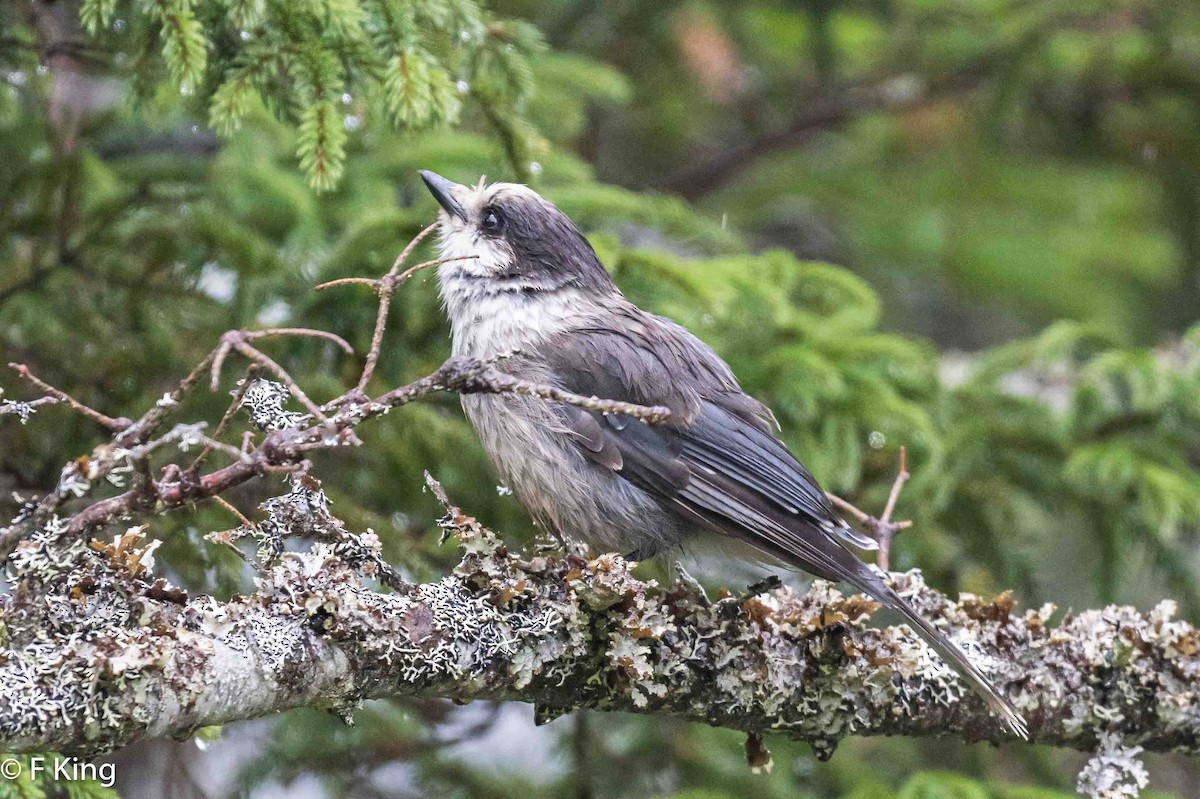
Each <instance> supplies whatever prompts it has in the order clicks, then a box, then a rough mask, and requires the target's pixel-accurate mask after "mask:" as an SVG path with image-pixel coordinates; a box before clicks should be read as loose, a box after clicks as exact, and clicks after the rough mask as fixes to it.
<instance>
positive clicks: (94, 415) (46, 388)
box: [9, 363, 133, 433]
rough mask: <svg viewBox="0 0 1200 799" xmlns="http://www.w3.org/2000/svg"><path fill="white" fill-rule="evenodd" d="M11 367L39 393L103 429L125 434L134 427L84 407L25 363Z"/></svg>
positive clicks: (10, 365)
mask: <svg viewBox="0 0 1200 799" xmlns="http://www.w3.org/2000/svg"><path fill="white" fill-rule="evenodd" d="M9 367H11V368H12V369H14V370H16V372H17V374H18V375H19V376H20V377H21V379H23V380H25V381H27V382H29V383H30V384H32V385H33V386H35V387H36V388H37V389H38V390H39V391H41V392H43V393H45V394H49V395H50V396H51V397H54V398H55V399H57V400H59V401H60V402H65V403H67V404H68V405H70V406H71V407H72V408H74V409H75V410H76V411H77V412H78V413H80V414H81V415H83V416H86V417H87V418H89V419H91V420H92V421H93V422H96V423H97V424H99V425H100V426H102V427H105V428H107V429H109V430H112V431H113V432H114V433H123V432H125V431H126V430H128V429H129V428H130V426H132V425H133V420H132V419H126V418H124V417H121V418H119V419H114V418H113V417H111V416H105V415H104V414H102V413H100V411H98V410H95V409H94V408H89V407H88V406H87V405H84V404H83V403H82V402H80V401H79V400H77V399H75V398H74V397H72V396H71V395H70V394H68V393H67V392H65V391H63V390H61V389H57V388H55V387H54V386H52V385H50V384H49V383H47V382H46V381H45V380H42V379H41V378H40V377H38V376H37V375H35V374H34V373H33V372H31V371H30V369H29V367H28V366H26V365H25V364H23V363H10V364H9Z"/></svg>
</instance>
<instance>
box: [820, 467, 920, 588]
mask: <svg viewBox="0 0 1200 799" xmlns="http://www.w3.org/2000/svg"><path fill="white" fill-rule="evenodd" d="M907 461H908V454H907V450H906V449H905V448H904V447H901V448H900V471H899V472H898V473H897V474H896V479H895V480H894V481H893V482H892V490H891V491H890V492H889V493H888V498H887V504H886V505H884V508H883V513H882V515H880V516H879V517H878V518H876V517H874V516H872V515H871V514H869V513H867V512H865V511H863V510H861V509H859V508H857V507H855V506H854V505H853V504H851V503H850V502H847V501H846V500H844V499H842V498H841V497H839V496H838V495H837V494H830V493H828V492H826V494H825V496H827V497H829V501H830V502H832V503H833V504H834V505H836V506H837V507H838V508H839V509H840V510H841V511H842V512H843V513H847V514H849V515H851V516H853V517H854V518H855V520H856V521H858V523H859V524H861V525H862V526H863V527H865V528H867V531H868V532H870V533H871V536H872V537H873V538H874V539H875V540H876V541H877V542H878V543H879V549H878V551H877V552H876V555H875V562H876V563H878V564H879V568H881V569H883V570H884V571H888V569H889V567H890V565H891V550H892V539H893V538H895V536H896V533H898V532H900V531H901V530H907V529H908V528H909V527H912V524H913V523H912V521H911V520H908V519H905V520H904V521H898V522H894V521H892V513H893V512H894V511H895V510H896V501H897V500H898V499H899V498H900V491H901V490H902V489H903V488H904V484H905V483H907V482H908V478H909V477H910V475H909V473H908V464H907Z"/></svg>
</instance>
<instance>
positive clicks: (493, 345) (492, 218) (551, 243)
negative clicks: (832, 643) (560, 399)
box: [420, 171, 1027, 738]
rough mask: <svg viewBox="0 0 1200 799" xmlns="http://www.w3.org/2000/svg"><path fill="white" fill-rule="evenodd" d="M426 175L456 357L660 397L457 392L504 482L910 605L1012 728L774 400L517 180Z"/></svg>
mask: <svg viewBox="0 0 1200 799" xmlns="http://www.w3.org/2000/svg"><path fill="white" fill-rule="evenodd" d="M420 174H421V177H422V178H423V179H424V181H425V184H426V185H427V186H428V187H429V190H430V191H431V192H432V193H433V196H434V197H435V198H436V199H437V201H438V203H439V204H440V205H441V207H442V210H441V212H440V213H439V226H440V231H439V232H440V244H441V252H442V256H443V257H460V258H466V259H467V260H459V261H453V262H450V263H446V264H443V265H442V266H440V267H439V271H438V280H439V283H440V287H441V296H442V301H443V302H444V304H445V307H446V311H447V314H448V316H449V318H450V326H451V330H452V338H453V350H454V354H455V355H464V356H473V357H480V358H482V357H487V356H491V355H495V354H498V353H501V352H505V351H515V352H516V354H515V355H513V356H512V357H510V358H507V359H505V360H504V361H503V362H502V363H501V368H503V369H504V370H505V371H507V372H509V373H511V374H512V375H514V376H515V377H519V378H523V379H527V380H531V381H535V382H537V383H543V384H550V385H554V386H558V387H560V388H563V389H566V390H568V391H572V392H575V393H577V394H582V395H585V396H592V395H595V396H597V397H602V398H607V399H613V400H622V401H626V402H632V403H637V404H640V405H661V406H666V407H667V408H669V409H670V410H671V416H670V418H669V420H668V421H667V422H666V423H665V424H662V425H658V426H653V427H652V426H648V425H646V424H643V423H641V422H639V421H637V420H634V419H632V418H630V417H628V416H623V415H620V414H604V413H600V412H595V411H589V410H585V409H582V408H578V407H575V406H572V405H566V404H560V403H549V402H545V401H542V400H539V399H535V398H531V397H525V396H518V395H511V394H509V395H503V396H501V395H495V394H468V395H464V396H463V397H462V404H463V408H464V410H465V411H466V414H467V417H468V418H469V419H470V420H471V423H472V424H473V425H474V427H475V430H476V432H477V433H478V434H479V438H480V440H481V442H482V443H483V447H484V449H485V450H486V451H487V454H488V456H489V457H490V458H491V460H492V462H493V464H494V465H495V466H496V468H497V469H498V470H499V472H500V474H501V476H502V478H503V480H504V481H505V482H506V483H507V484H508V485H509V486H510V487H511V488H512V490H513V492H514V493H515V494H516V496H517V498H518V499H519V500H520V501H521V503H522V504H523V505H524V506H525V507H526V508H527V509H528V510H529V512H530V513H531V514H532V515H533V516H534V518H535V519H536V520H537V521H538V523H539V524H540V525H542V526H543V527H545V528H547V529H549V530H551V531H553V532H554V533H556V534H557V535H559V536H565V537H568V538H572V539H575V540H580V541H583V542H584V543H586V544H588V545H590V546H592V547H593V548H596V549H598V550H600V551H605V552H608V551H619V552H628V553H630V557H631V558H632V559H640V558H650V557H654V556H655V555H658V554H661V553H664V552H667V551H670V550H672V549H676V548H678V547H680V546H681V545H682V544H683V543H684V542H685V541H687V540H689V539H690V538H692V537H693V536H695V535H696V534H697V533H699V532H700V531H709V532H713V533H716V534H718V535H720V536H725V537H727V538H733V539H738V540H740V541H742V542H745V543H748V544H749V545H751V546H752V547H753V548H755V549H756V550H758V551H759V552H762V553H765V554H766V555H768V556H771V557H773V558H776V559H778V560H781V561H783V562H784V563H786V564H789V565H791V566H793V567H797V568H799V569H802V570H804V571H806V572H809V573H811V574H814V575H816V576H818V577H821V578H823V579H826V580H830V581H834V582H845V583H849V584H850V585H851V586H853V587H854V588H855V589H857V590H859V591H861V592H863V593H865V594H868V595H870V596H871V597H873V598H874V599H875V600H877V601H879V602H881V603H883V605H885V606H887V607H890V608H893V609H895V610H896V611H898V612H899V613H900V614H902V615H903V616H904V618H905V619H906V620H907V621H908V622H909V623H910V624H911V625H912V627H913V628H915V629H916V631H917V632H918V633H919V634H920V636H921V637H922V638H923V639H924V640H925V641H926V642H928V644H929V645H930V646H931V647H933V649H934V650H935V651H937V652H938V653H939V654H940V655H941V657H942V658H943V660H945V661H946V662H947V663H948V664H950V665H951V666H952V667H953V668H954V669H955V670H956V671H957V672H958V673H959V674H960V675H961V676H962V677H963V678H964V679H965V680H966V681H967V682H968V683H969V684H970V685H971V687H972V688H973V689H974V690H975V691H976V692H978V693H979V695H980V696H982V697H983V698H984V699H985V700H987V703H988V705H989V706H990V707H991V708H992V710H993V711H994V712H996V713H997V714H999V715H1000V716H1001V718H1003V719H1004V722H1005V723H1006V724H1007V725H1008V726H1009V727H1010V728H1011V729H1012V730H1013V732H1015V733H1016V734H1017V735H1020V736H1021V737H1023V738H1024V737H1027V732H1026V728H1025V722H1024V720H1023V719H1022V718H1021V716H1020V714H1019V713H1017V711H1016V710H1015V709H1014V708H1013V707H1012V705H1011V704H1009V702H1008V700H1006V699H1005V698H1004V697H1003V696H1001V695H1000V694H999V693H998V692H997V691H996V689H995V688H994V687H993V686H992V685H991V683H989V682H988V680H987V678H986V677H985V676H984V675H983V673H982V672H980V670H979V669H978V668H977V667H976V666H975V665H974V664H972V663H971V661H970V660H969V659H968V658H967V656H966V655H965V654H964V653H963V651H962V650H961V649H959V648H958V647H957V646H956V645H955V644H953V643H952V642H951V641H950V640H949V639H948V638H947V637H946V636H945V635H944V634H943V633H942V632H941V631H940V630H938V629H937V628H936V627H934V626H933V625H932V624H931V623H929V622H928V621H926V620H925V619H924V618H922V617H921V616H920V615H919V614H918V613H917V612H916V611H915V610H914V609H913V608H912V606H911V605H909V604H908V603H907V602H906V601H905V600H904V599H903V598H901V597H900V595H899V594H897V593H896V592H895V591H894V590H893V589H892V588H891V586H889V585H888V584H887V583H885V582H884V581H883V579H882V578H881V577H880V575H878V574H877V573H876V572H874V571H872V570H871V568H870V567H868V566H867V565H866V564H865V563H863V561H861V560H860V559H859V558H858V557H857V556H856V555H855V554H854V553H853V552H852V551H851V549H850V548H851V547H855V548H859V549H872V548H874V547H875V541H874V540H873V539H871V538H869V537H868V536H865V535H863V534H862V533H860V532H858V531H856V530H854V529H853V528H851V527H849V526H848V525H847V524H846V523H845V522H844V521H842V520H841V519H840V518H839V517H838V515H837V513H836V512H835V511H834V510H833V508H832V507H831V506H830V504H829V500H828V498H827V497H826V495H825V492H824V491H822V490H821V487H820V486H819V485H817V481H816V480H815V479H814V478H813V476H812V475H811V474H809V473H808V470H807V469H805V468H804V467H803V466H801V465H800V463H799V462H798V461H797V460H796V459H795V458H794V457H793V456H792V454H791V453H790V452H789V451H788V449H787V447H785V446H784V445H783V443H782V442H780V441H779V439H778V438H776V436H775V430H776V428H777V424H776V422H775V417H774V416H773V415H772V413H771V411H770V410H769V409H768V408H767V407H766V406H765V405H763V404H762V403H761V402H759V401H757V400H755V399H754V398H752V397H750V396H749V395H747V394H746V393H745V392H743V391H742V390H741V388H740V387H739V385H738V382H737V379H736V378H735V377H734V375H733V372H732V371H731V370H730V368H729V366H728V365H727V364H726V363H725V362H724V361H723V360H721V358H720V357H719V356H718V355H717V354H716V353H715V352H713V350H712V349H711V348H709V347H708V346H707V345H706V344H704V342H702V341H700V339H698V338H696V337H695V336H693V335H692V334H691V333H689V332H688V331H687V330H685V329H684V328H683V327H681V326H680V325H678V324H676V323H675V322H673V321H671V320H670V319H665V318H663V317H661V316H655V315H653V314H650V313H646V312H645V311H643V310H642V309H641V308H638V307H637V306H636V305H634V304H633V303H632V302H630V301H629V300H627V299H626V298H625V297H624V295H622V294H621V292H620V290H619V289H618V288H617V287H616V285H615V284H614V283H613V281H612V279H611V278H610V277H609V275H608V273H607V272H606V271H605V269H604V267H603V266H602V265H601V264H600V261H599V259H598V258H597V257H596V253H595V252H594V251H593V250H592V247H591V245H590V244H588V241H587V239H585V238H584V236H583V234H582V233H580V232H579V229H578V228H576V227H575V225H574V224H573V223H572V222H571V220H570V219H568V218H567V216H566V215H565V214H563V213H562V211H560V210H559V209H558V208H557V207H555V206H554V205H553V204H551V203H550V202H548V201H546V200H544V199H543V198H542V197H541V196H539V195H538V194H537V193H536V192H534V191H533V190H531V189H529V188H528V187H526V186H521V185H516V184H510V183H496V184H493V185H490V186H489V185H485V184H484V183H483V181H482V180H481V181H480V183H479V184H478V186H475V187H468V186H462V185H459V184H457V183H453V182H451V181H449V180H446V179H445V178H443V177H441V176H440V175H436V174H434V173H432V172H428V171H421V173H420Z"/></svg>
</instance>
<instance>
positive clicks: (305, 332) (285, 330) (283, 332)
mask: <svg viewBox="0 0 1200 799" xmlns="http://www.w3.org/2000/svg"><path fill="white" fill-rule="evenodd" d="M245 336H246V340H247V341H255V340H257V339H260V338H269V337H270V336H313V337H316V338H323V339H326V340H328V341H332V342H333V343H334V344H337V345H338V346H339V347H341V349H342V352H344V353H346V354H347V355H353V354H354V348H353V347H351V346H350V343H349V342H348V341H346V339H344V338H342V337H341V336H339V335H338V334H337V333H330V332H329V331H327V330H313V329H312V328H308V327H272V328H268V329H266V330H248V331H246V333H245Z"/></svg>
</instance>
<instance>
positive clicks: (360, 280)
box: [313, 277, 379, 291]
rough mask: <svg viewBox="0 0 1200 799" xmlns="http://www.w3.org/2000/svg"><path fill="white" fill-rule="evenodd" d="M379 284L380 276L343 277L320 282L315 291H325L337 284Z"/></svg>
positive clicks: (371, 285) (373, 286) (372, 285)
mask: <svg viewBox="0 0 1200 799" xmlns="http://www.w3.org/2000/svg"><path fill="white" fill-rule="evenodd" d="M378 285H379V278H375V277H341V278H338V279H337V280H327V281H326V282H324V283H318V284H317V285H316V286H314V287H313V289H314V290H315V291H324V290H325V289H331V288H334V287H335V286H370V287H371V288H375V287H377V286H378Z"/></svg>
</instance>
